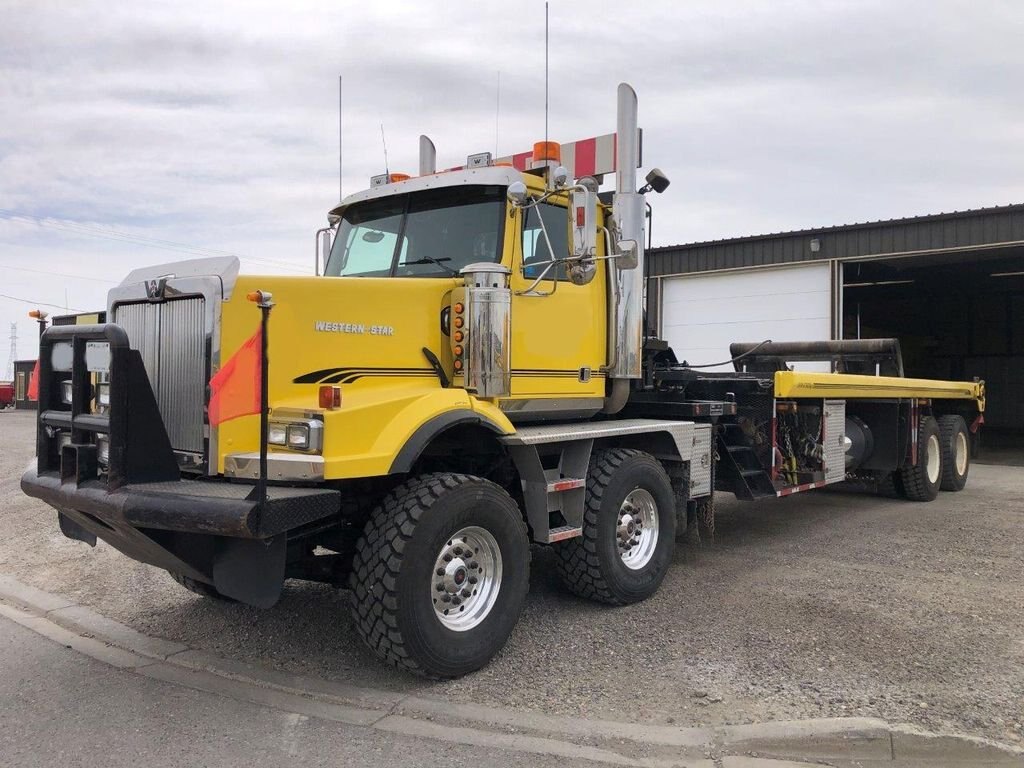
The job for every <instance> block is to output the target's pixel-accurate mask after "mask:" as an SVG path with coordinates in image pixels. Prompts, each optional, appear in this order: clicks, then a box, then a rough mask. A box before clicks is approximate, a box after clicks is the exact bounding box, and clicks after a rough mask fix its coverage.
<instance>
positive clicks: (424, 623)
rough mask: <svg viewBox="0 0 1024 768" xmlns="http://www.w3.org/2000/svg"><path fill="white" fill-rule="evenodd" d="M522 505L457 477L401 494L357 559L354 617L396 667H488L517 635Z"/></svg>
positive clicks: (524, 568)
mask: <svg viewBox="0 0 1024 768" xmlns="http://www.w3.org/2000/svg"><path fill="white" fill-rule="evenodd" d="M529 566H530V549H529V542H528V540H527V536H526V525H525V523H524V522H523V518H522V515H521V514H520V511H519V507H518V506H517V505H516V503H515V502H514V501H513V500H512V498H511V497H510V496H509V495H508V494H507V493H506V492H505V491H504V490H503V489H502V488H501V487H500V486H498V485H495V484H494V483H492V482H490V481H488V480H484V479H482V478H479V477H473V476H471V475H461V474H452V473H437V474H428V475H423V476H421V477H416V478H413V479H411V480H408V481H407V482H405V483H403V484H402V485H400V486H398V487H397V488H395V489H394V490H393V491H392V492H391V493H389V494H388V495H387V497H385V499H384V501H383V502H382V503H381V505H380V506H379V507H377V509H376V510H374V512H373V514H372V515H371V517H370V521H369V522H368V523H367V524H366V528H365V530H364V532H363V535H362V537H361V538H360V539H359V542H358V543H357V545H356V555H355V558H354V559H353V563H352V575H351V577H350V581H349V584H350V587H351V589H352V602H351V609H352V618H353V621H354V622H355V626H356V630H357V631H358V632H359V635H360V636H361V637H362V639H363V641H364V642H365V643H366V644H367V645H368V646H369V647H370V649H371V650H373V651H374V653H376V654H377V655H378V656H380V657H381V658H382V659H384V660H385V661H387V662H389V663H390V664H392V665H394V666H397V667H401V668H403V669H406V670H408V671H410V672H414V673H416V674H419V675H423V676H426V677H433V678H452V677H459V676H461V675H465V674H467V673H469V672H472V671H474V670H477V669H479V668H480V667H482V666H484V665H485V664H486V663H487V662H488V661H490V659H491V658H492V657H493V656H494V654H496V653H497V652H498V651H499V650H500V649H501V648H502V646H504V645H505V642H506V641H507V640H508V637H509V635H510V634H511V633H512V629H513V627H515V625H516V622H517V621H518V620H519V615H520V613H522V610H523V605H524V604H525V602H526V593H527V590H528V589H529V575H530V568H529Z"/></svg>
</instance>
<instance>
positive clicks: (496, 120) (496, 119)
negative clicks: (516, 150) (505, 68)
mask: <svg viewBox="0 0 1024 768" xmlns="http://www.w3.org/2000/svg"><path fill="white" fill-rule="evenodd" d="M500 119H501V70H500V69H499V70H498V95H497V97H496V98H495V101H494V156H495V158H497V157H498V126H499V124H500V123H499V121H500Z"/></svg>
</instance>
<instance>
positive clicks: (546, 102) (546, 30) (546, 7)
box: [544, 0, 548, 144]
mask: <svg viewBox="0 0 1024 768" xmlns="http://www.w3.org/2000/svg"><path fill="white" fill-rule="evenodd" d="M547 142H548V2H547V0H544V143H545V144H547Z"/></svg>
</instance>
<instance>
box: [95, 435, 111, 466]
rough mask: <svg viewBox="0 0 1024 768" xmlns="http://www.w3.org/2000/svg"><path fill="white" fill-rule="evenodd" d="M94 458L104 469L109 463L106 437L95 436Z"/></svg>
mask: <svg viewBox="0 0 1024 768" xmlns="http://www.w3.org/2000/svg"><path fill="white" fill-rule="evenodd" d="M96 458H97V459H98V460H99V462H100V464H102V465H103V466H104V467H105V466H107V464H109V463H110V438H109V437H108V436H107V435H96Z"/></svg>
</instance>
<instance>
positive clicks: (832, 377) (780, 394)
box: [775, 371, 985, 411]
mask: <svg viewBox="0 0 1024 768" xmlns="http://www.w3.org/2000/svg"><path fill="white" fill-rule="evenodd" d="M775 396H776V397H777V398H801V397H809V398H841V399H847V400H856V399H863V398H904V397H917V398H931V399H934V400H974V401H976V402H977V405H978V410H979V411H984V410H985V382H983V381H938V380H934V379H907V378H902V377H899V376H860V375H856V374H851V373H811V372H805V371H776V372H775Z"/></svg>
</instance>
